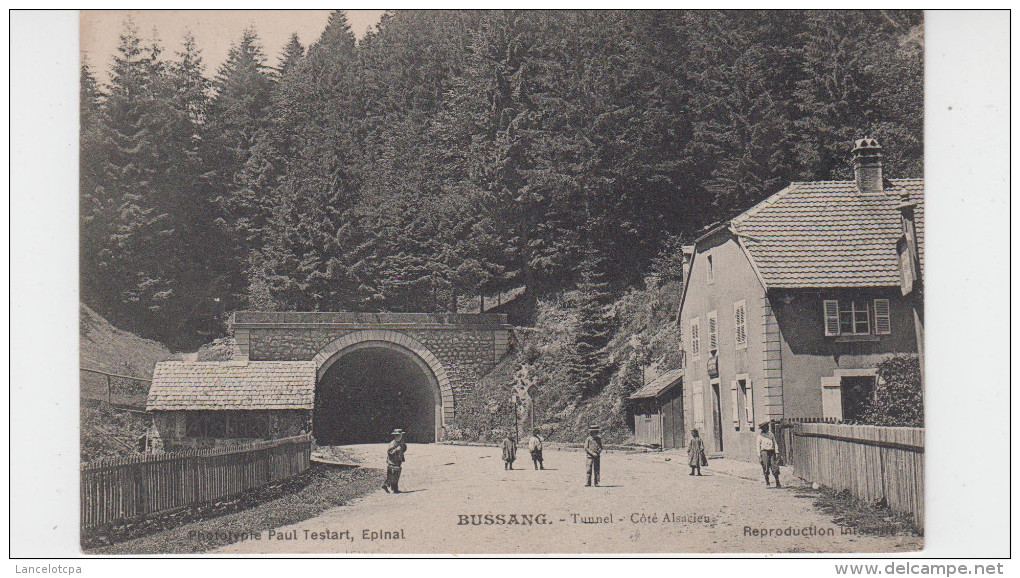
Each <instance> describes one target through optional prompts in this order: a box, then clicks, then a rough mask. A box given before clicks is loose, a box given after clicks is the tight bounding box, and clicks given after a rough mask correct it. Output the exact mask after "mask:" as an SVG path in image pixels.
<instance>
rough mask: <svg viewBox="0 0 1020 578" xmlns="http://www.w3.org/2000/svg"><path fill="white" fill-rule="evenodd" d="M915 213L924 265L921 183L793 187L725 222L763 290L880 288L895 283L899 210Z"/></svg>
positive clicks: (901, 181)
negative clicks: (909, 207) (872, 188)
mask: <svg viewBox="0 0 1020 578" xmlns="http://www.w3.org/2000/svg"><path fill="white" fill-rule="evenodd" d="M904 197H906V198H907V199H909V201H910V202H913V203H915V204H916V208H915V210H914V215H915V217H914V218H915V228H916V230H917V245H918V252H919V253H920V260H921V267H922V270H923V267H924V180H923V179H892V180H886V181H885V187H884V190H883V191H882V192H877V193H862V192H860V191H859V190H858V189H857V185H856V183H855V182H854V181H816V182H807V183H792V184H791V185H790V186H788V187H786V188H785V189H783V190H782V191H779V192H778V193H776V194H774V195H772V196H771V197H769V198H767V199H765V200H764V201H762V202H760V203H758V204H757V205H755V206H754V207H751V208H750V209H748V210H747V211H745V212H743V213H741V214H740V215H738V216H737V217H735V218H733V219H732V220H731V221H730V228H731V230H732V231H733V232H734V233H735V234H736V235H737V236H738V238H739V239H740V241H741V242H742V243H743V245H744V246H745V247H746V249H747V252H748V253H749V256H750V257H751V258H752V260H753V262H754V264H755V266H756V267H757V269H758V271H759V272H760V274H761V277H762V281H763V282H764V283H765V285H766V286H767V287H768V288H787V289H792V288H821V287H884V286H898V285H899V283H900V269H899V266H900V265H899V256H898V254H897V252H896V242H897V240H898V239H899V238H900V236H901V234H902V224H901V219H900V212H899V210H898V208H897V207H898V206H899V205H900V203H901V202H902V199H903V198H904Z"/></svg>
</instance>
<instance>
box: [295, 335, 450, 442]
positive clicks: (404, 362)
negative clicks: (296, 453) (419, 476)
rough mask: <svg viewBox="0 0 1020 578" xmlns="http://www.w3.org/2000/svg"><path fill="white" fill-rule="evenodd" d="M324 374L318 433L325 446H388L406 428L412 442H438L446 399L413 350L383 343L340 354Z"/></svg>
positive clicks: (317, 402) (317, 414)
mask: <svg viewBox="0 0 1020 578" xmlns="http://www.w3.org/2000/svg"><path fill="white" fill-rule="evenodd" d="M330 361H331V363H330V364H329V365H328V367H326V368H325V371H322V372H320V377H319V382H318V384H317V386H316V391H315V415H314V417H313V422H312V423H313V431H314V434H315V438H316V440H317V441H318V443H319V444H321V445H341V444H357V443H379V442H388V441H389V440H390V439H391V436H390V432H391V431H392V430H393V429H394V428H401V429H403V430H404V431H405V432H407V436H406V439H407V441H409V442H415V443H429V442H433V441H436V439H437V435H438V426H439V425H440V424H441V420H442V417H441V416H442V396H441V394H440V388H439V385H438V383H437V380H436V377H435V375H433V373H432V371H431V369H430V368H429V366H428V365H427V364H426V363H425V362H424V361H423V360H422V359H421V358H420V357H418V356H417V355H416V354H415V353H414V352H412V351H409V350H407V349H405V348H403V347H401V346H399V345H396V344H393V343H387V342H383V341H375V342H362V343H358V344H357V345H354V346H351V347H348V348H346V349H344V350H343V351H339V352H337V353H336V354H335V355H334V356H333V357H332V358H331V360H330Z"/></svg>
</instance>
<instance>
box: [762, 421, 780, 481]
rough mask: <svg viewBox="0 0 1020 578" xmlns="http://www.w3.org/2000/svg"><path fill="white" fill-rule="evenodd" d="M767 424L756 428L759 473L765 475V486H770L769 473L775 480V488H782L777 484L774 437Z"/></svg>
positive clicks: (777, 463)
mask: <svg viewBox="0 0 1020 578" xmlns="http://www.w3.org/2000/svg"><path fill="white" fill-rule="evenodd" d="M770 430H771V427H770V424H769V422H765V423H762V424H759V426H758V438H757V444H758V460H759V461H760V462H761V471H762V473H764V474H765V485H766V486H770V485H771V484H770V483H769V471H771V472H772V477H774V478H775V479H776V487H777V488H781V487H783V486H782V485H781V484H780V483H779V459H778V458H777V457H776V436H775V435H773V434H772V432H771V431H770Z"/></svg>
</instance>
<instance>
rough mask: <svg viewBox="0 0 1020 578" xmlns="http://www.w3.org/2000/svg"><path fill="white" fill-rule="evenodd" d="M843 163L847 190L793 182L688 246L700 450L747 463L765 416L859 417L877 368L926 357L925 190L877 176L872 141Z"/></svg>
mask: <svg viewBox="0 0 1020 578" xmlns="http://www.w3.org/2000/svg"><path fill="white" fill-rule="evenodd" d="M853 159H854V161H853V162H854V177H855V178H854V180H853V181H822V182H803V183H792V184H791V185H790V186H788V187H787V188H785V189H783V190H782V191H780V192H778V193H776V194H774V195H772V196H771V197H769V198H767V199H765V200H764V201H762V202H761V203H758V204H757V205H755V206H754V207H752V208H750V209H749V210H747V211H745V212H744V213H741V214H740V215H738V216H736V217H734V218H732V219H730V220H729V221H727V222H724V223H720V224H717V225H714V226H712V227H710V228H709V229H708V230H707V231H706V232H705V233H704V234H703V235H702V236H701V237H699V238H698V239H697V240H696V242H695V244H694V247H693V251H692V257H691V261H690V263H689V274H688V275H687V278H686V280H685V283H684V289H683V297H682V300H681V305H680V311H679V315H678V319H677V321H678V323H679V324H680V328H681V332H682V341H683V344H684V345H683V347H684V350H685V358H686V369H685V375H684V379H683V392H684V408H685V409H684V413H685V416H684V417H685V419H684V421H685V422H686V424H688V426H687V428H686V429H687V430H688V432H687V433H688V435H689V430H690V429H692V428H697V429H698V430H699V431H700V432H701V435H702V437H703V438H704V439H705V444H706V449H707V450H708V451H714V452H721V453H722V454H723V455H726V456H727V457H736V458H744V459H753V458H754V457H755V456H754V454H755V449H754V448H755V446H754V436H755V435H756V429H757V427H758V425H757V424H759V423H762V422H765V421H769V420H780V419H783V418H836V419H843V420H853V419H856V418H857V417H859V416H860V415H861V412H862V411H863V410H864V408H865V406H866V404H867V402H868V400H869V399H870V398H871V396H873V394H874V390H875V385H876V379H877V376H876V365H877V364H878V363H880V362H881V361H882V360H883V359H885V358H886V357H888V356H890V355H893V354H900V353H923V351H922V350H921V348H920V344H921V343H923V333H922V322H923V308H922V296H921V283H920V279H921V271H922V270H923V261H922V259H923V250H922V247H923V238H924V227H923V222H924V182H923V180H921V179H892V180H888V179H884V178H883V176H882V160H881V147H880V146H879V144H878V143H877V142H876V141H875V140H874V139H861V140H859V141H857V142H856V146H855V147H854V149H853ZM922 367H923V366H922Z"/></svg>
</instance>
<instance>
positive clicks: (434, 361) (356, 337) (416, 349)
mask: <svg viewBox="0 0 1020 578" xmlns="http://www.w3.org/2000/svg"><path fill="white" fill-rule="evenodd" d="M368 350H382V351H388V352H394V353H396V354H399V355H400V356H402V357H403V358H404V359H406V360H409V361H410V362H413V364H414V365H416V366H417V367H418V368H419V369H420V371H421V373H422V375H424V376H425V378H426V379H427V380H428V382H429V385H430V387H431V389H432V393H433V397H434V401H435V433H434V437H433V439H431V440H428V441H439V440H441V439H442V434H443V431H444V428H445V426H446V422H447V420H448V417H450V416H452V415H453V410H454V408H453V404H454V398H453V387H452V385H451V383H450V377H449V375H448V374H447V372H446V369H445V368H444V367H443V364H442V363H441V362H440V361H439V359H438V358H437V357H436V356H435V355H434V354H433V353H432V352H431V351H429V350H428V348H427V347H426V346H425V345H424V344H422V343H421V342H420V341H418V340H416V339H414V338H413V337H410V336H408V335H406V334H403V333H399V332H396V331H388V330H364V331H356V332H354V333H349V334H347V335H345V336H343V337H341V338H339V339H336V340H334V341H332V342H330V343H329V344H328V345H326V346H325V347H323V348H322V349H321V350H320V351H319V352H318V353H317V354H316V355H315V357H314V361H315V363H316V366H317V368H318V369H317V379H316V389H317V390H319V389H320V388H321V387H324V379H325V378H326V377H327V375H328V374H329V373H330V369H331V368H332V367H333V366H334V364H336V363H337V362H338V361H340V360H341V359H344V358H345V357H348V356H352V357H353V356H354V355H358V352H363V353H367V352H368ZM421 441H424V440H421Z"/></svg>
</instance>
